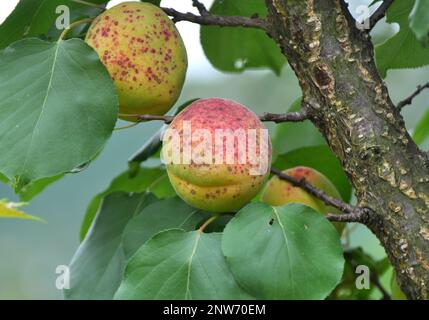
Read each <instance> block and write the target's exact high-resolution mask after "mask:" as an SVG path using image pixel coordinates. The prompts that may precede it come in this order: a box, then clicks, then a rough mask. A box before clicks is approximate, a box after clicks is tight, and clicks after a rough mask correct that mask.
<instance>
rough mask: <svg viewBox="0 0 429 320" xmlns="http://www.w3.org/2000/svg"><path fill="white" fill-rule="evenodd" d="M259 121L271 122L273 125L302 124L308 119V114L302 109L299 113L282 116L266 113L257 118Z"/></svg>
mask: <svg viewBox="0 0 429 320" xmlns="http://www.w3.org/2000/svg"><path fill="white" fill-rule="evenodd" d="M259 119H260V120H261V121H272V122H275V123H281V122H302V121H305V120H308V119H310V113H309V112H308V111H307V109H302V110H301V111H298V112H289V113H283V114H276V113H268V112H266V113H264V114H262V115H261V116H260V117H259Z"/></svg>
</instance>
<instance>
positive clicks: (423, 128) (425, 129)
mask: <svg viewBox="0 0 429 320" xmlns="http://www.w3.org/2000/svg"><path fill="white" fill-rule="evenodd" d="M427 137H429V111H426V112H425V114H424V115H423V117H422V118H421V119H420V121H419V123H418V124H417V126H416V128H415V129H414V132H413V139H414V141H415V143H417V144H422V143H423V142H424V141H425V140H426V139H427Z"/></svg>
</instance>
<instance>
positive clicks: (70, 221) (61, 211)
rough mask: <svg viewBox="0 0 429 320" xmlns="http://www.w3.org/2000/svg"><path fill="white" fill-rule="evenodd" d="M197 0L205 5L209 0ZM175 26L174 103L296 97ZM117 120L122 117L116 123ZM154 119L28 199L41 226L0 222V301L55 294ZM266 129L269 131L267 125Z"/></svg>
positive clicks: (391, 80)
mask: <svg viewBox="0 0 429 320" xmlns="http://www.w3.org/2000/svg"><path fill="white" fill-rule="evenodd" d="M116 2H118V1H116ZM178 2H179V1H177V0H176V1H173V0H171V1H163V5H164V6H171V7H175V8H178V9H181V10H183V11H191V10H193V8H192V7H191V6H190V4H189V3H190V2H191V1H190V0H181V1H180V3H181V4H180V5H179V4H178ZM203 2H204V3H206V4H210V3H211V1H210V0H208V1H203ZM355 2H358V1H355ZM361 2H365V1H361ZM366 2H367V1H366ZM354 4H356V3H354ZM179 29H180V31H181V33H182V35H183V36H184V38H185V42H186V45H187V48H188V53H189V56H190V59H189V61H190V69H189V72H188V77H187V81H186V84H185V87H184V90H183V92H182V95H181V98H180V101H178V103H177V105H179V104H180V103H182V102H185V101H187V100H189V99H192V98H196V97H199V98H205V97H213V96H217V97H224V98H229V99H233V100H236V101H238V102H240V103H243V104H245V105H247V106H248V107H249V108H251V109H252V110H254V111H255V112H256V113H262V112H267V111H270V112H284V111H286V110H287V109H288V107H289V106H290V105H291V103H292V102H294V101H295V100H296V99H297V98H298V97H299V95H300V90H299V87H298V83H297V81H296V79H295V76H294V75H293V73H292V72H291V70H290V68H289V67H288V66H286V67H285V68H284V70H283V72H282V75H281V76H280V77H276V76H275V75H274V74H273V73H272V72H269V71H247V72H244V73H243V74H224V73H220V72H218V71H216V70H214V69H213V68H212V67H211V66H210V64H209V62H208V61H207V60H205V58H204V56H203V53H202V50H201V47H200V46H199V43H198V39H199V35H198V26H194V25H191V24H189V23H180V24H179ZM378 29H379V33H381V32H382V31H383V29H382V27H380V28H378ZM392 54H395V53H392ZM428 75H429V68H422V69H419V70H402V71H391V72H389V74H388V77H387V79H386V83H387V85H388V88H389V91H390V94H391V97H392V98H393V100H394V102H397V101H399V100H401V99H402V98H404V97H406V96H408V95H409V94H410V93H411V92H413V91H414V90H415V88H416V86H417V85H419V84H422V83H425V82H427V81H428V79H429V77H428ZM427 107H429V92H426V93H424V94H422V95H420V96H419V97H418V98H416V99H415V101H414V103H413V105H412V106H410V107H407V108H406V109H405V111H404V113H403V114H404V117H405V119H406V123H407V125H408V128H409V129H410V131H412V128H414V126H415V125H416V123H417V121H418V120H419V118H420V117H421V115H422V114H423V112H424V111H425V110H426V109H427ZM121 125H123V123H118V124H117V126H121ZM160 125H161V124H160V123H156V122H151V123H145V124H140V125H139V126H138V127H135V128H132V129H128V130H123V131H116V132H114V134H113V136H112V138H111V140H110V141H109V143H108V144H107V146H106V148H105V149H104V151H103V152H102V154H101V155H100V156H99V157H98V158H97V159H96V160H95V161H94V162H93V163H92V164H91V165H90V166H89V167H88V168H87V169H86V170H84V171H83V172H81V173H79V174H69V175H68V176H66V177H65V178H63V179H62V180H60V181H59V182H57V183H55V184H53V185H51V186H49V187H48V188H47V189H46V190H45V191H44V192H43V193H42V194H41V195H39V196H38V197H36V198H35V199H33V200H32V201H31V204H30V205H29V206H28V207H26V208H25V211H26V212H28V213H30V214H33V215H37V216H39V217H42V218H43V219H45V220H47V221H48V223H47V224H41V223H37V222H32V221H23V220H8V219H2V220H0V299H61V298H62V292H61V291H59V290H57V289H56V287H55V279H56V277H57V275H56V274H55V269H56V267H57V266H58V265H64V264H65V265H67V264H68V263H69V262H70V260H71V257H72V255H73V253H74V252H75V250H76V248H77V247H78V245H79V240H78V234H79V228H80V223H81V221H82V218H83V215H84V213H85V209H86V206H87V204H88V202H89V201H90V199H91V198H92V197H93V196H94V195H95V194H97V193H98V192H100V191H102V190H103V189H104V188H106V187H107V186H108V184H109V183H110V181H111V180H112V178H113V177H115V176H116V175H118V174H119V173H121V172H122V171H123V170H125V169H126V167H127V159H128V158H129V156H130V155H131V154H133V153H134V151H136V150H137V149H138V148H139V147H140V146H141V145H142V144H143V143H144V142H145V141H146V140H147V139H148V138H149V137H150V136H151V135H152V133H154V132H155V131H156V130H157V128H159V127H160ZM269 127H270V129H272V128H273V125H269ZM289 139H291V140H293V139H294V137H293V136H291V137H289ZM284 143H285V144H287V143H288V141H285V142H284ZM426 147H427V146H426ZM1 198H8V199H9V200H11V201H18V200H19V199H18V198H17V197H16V196H15V195H14V194H13V192H12V190H11V189H10V188H9V187H8V186H6V185H0V199H1ZM351 243H352V245H353V246H356V245H362V246H364V248H365V249H366V251H367V252H368V253H370V254H371V255H373V256H374V257H375V258H382V257H383V256H384V251H383V249H382V248H381V247H380V246H379V242H378V240H377V239H376V238H375V237H374V236H373V235H372V234H371V232H369V231H368V230H367V229H366V228H364V227H361V226H359V227H357V228H356V229H355V230H354V231H353V233H352V236H351Z"/></svg>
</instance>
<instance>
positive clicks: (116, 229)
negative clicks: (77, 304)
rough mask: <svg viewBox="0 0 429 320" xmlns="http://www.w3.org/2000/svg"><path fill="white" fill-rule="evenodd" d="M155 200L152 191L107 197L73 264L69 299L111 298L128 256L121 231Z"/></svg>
mask: <svg viewBox="0 0 429 320" xmlns="http://www.w3.org/2000/svg"><path fill="white" fill-rule="evenodd" d="M153 201H156V198H155V197H154V196H153V195H151V194H149V193H143V194H135V195H129V194H126V193H115V194H112V195H109V196H108V197H106V198H105V200H104V202H103V206H102V208H101V210H100V212H99V214H98V215H97V218H96V219H95V221H94V224H93V226H92V228H91V230H90V234H89V236H88V237H87V238H86V239H85V241H83V242H82V244H81V245H80V247H79V249H78V250H77V251H76V254H75V256H74V257H73V260H72V262H71V264H70V275H71V277H70V289H68V290H65V291H64V295H65V297H66V298H67V299H111V298H112V297H113V294H114V293H115V291H116V289H117V287H118V286H119V283H120V281H121V279H122V272H123V268H124V265H125V255H124V253H123V250H122V245H121V237H122V232H123V230H124V228H125V226H126V225H127V223H128V221H129V220H130V219H131V218H132V217H133V216H135V215H136V214H138V213H139V211H140V210H141V209H143V208H144V207H145V206H147V205H148V204H150V203H152V202H153Z"/></svg>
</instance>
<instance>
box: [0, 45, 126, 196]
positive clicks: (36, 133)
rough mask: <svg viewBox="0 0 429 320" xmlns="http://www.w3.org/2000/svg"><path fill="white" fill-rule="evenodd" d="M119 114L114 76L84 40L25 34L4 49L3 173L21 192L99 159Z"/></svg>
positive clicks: (0, 71) (0, 103) (0, 70)
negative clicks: (53, 39) (52, 39)
mask: <svg viewBox="0 0 429 320" xmlns="http://www.w3.org/2000/svg"><path fill="white" fill-rule="evenodd" d="M77 92H78V94H77ZM117 113H118V100H117V96H116V94H115V89H114V86H113V83H112V80H111V78H110V76H109V74H108V73H107V71H106V69H105V68H104V67H103V65H102V64H101V62H100V60H99V58H98V56H97V54H96V53H95V52H94V51H93V50H92V49H91V48H90V47H89V46H87V45H86V44H85V43H84V42H83V41H82V40H79V39H71V40H67V41H59V42H55V43H51V42H45V41H41V40H38V39H25V40H21V41H18V42H16V43H14V44H13V45H11V46H10V47H8V48H6V49H5V50H3V52H2V53H0V154H1V155H2V157H1V158H0V172H1V173H3V174H4V175H5V176H7V177H8V178H9V180H11V181H12V182H13V183H14V184H15V186H16V188H17V189H18V191H19V189H20V188H21V187H23V186H25V185H26V184H28V183H30V182H32V181H35V180H39V179H41V178H46V177H53V176H56V175H58V174H61V173H65V172H69V171H71V170H72V169H74V168H76V167H78V166H80V165H82V164H84V163H87V162H88V161H90V160H91V159H93V157H95V156H96V154H97V153H98V152H99V151H100V150H101V149H102V148H103V146H104V144H105V143H106V141H107V140H108V139H109V137H110V135H111V133H112V131H113V128H114V125H115V122H116V118H117Z"/></svg>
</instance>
